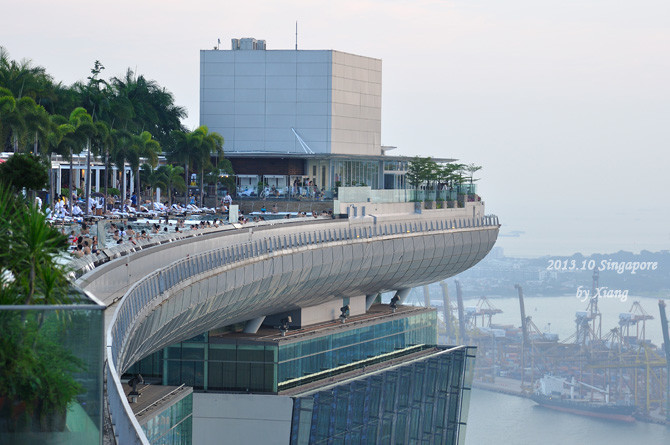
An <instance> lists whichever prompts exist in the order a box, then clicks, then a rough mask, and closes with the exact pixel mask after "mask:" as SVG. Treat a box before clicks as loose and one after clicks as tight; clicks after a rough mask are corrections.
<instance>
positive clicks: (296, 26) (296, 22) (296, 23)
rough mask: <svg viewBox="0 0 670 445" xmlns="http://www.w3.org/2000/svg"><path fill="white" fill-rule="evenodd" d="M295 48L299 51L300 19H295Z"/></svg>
mask: <svg viewBox="0 0 670 445" xmlns="http://www.w3.org/2000/svg"><path fill="white" fill-rule="evenodd" d="M295 50H296V51H298V21H297V20H296V21H295Z"/></svg>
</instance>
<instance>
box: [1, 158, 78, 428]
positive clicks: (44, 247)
mask: <svg viewBox="0 0 670 445" xmlns="http://www.w3.org/2000/svg"><path fill="white" fill-rule="evenodd" d="M26 156H27V155H26ZM17 157H22V155H15V156H13V157H12V159H14V158H17ZM0 243H2V245H3V249H0V304H2V305H31V304H40V305H48V304H64V303H68V302H69V301H70V300H71V296H72V295H73V293H72V292H71V285H70V282H69V280H68V269H67V267H66V266H64V265H63V262H62V261H59V260H58V259H59V257H60V256H61V255H63V254H64V253H65V252H66V249H67V238H66V237H65V236H64V235H61V234H60V233H59V232H58V231H57V230H56V229H54V228H53V227H51V226H50V225H48V224H47V221H46V217H45V216H44V215H43V214H42V213H41V212H40V211H39V210H38V209H37V208H36V207H35V206H32V205H30V204H28V203H26V202H25V201H23V199H22V198H21V197H20V196H17V195H16V194H15V193H14V192H13V191H12V189H11V188H9V187H7V186H6V185H3V184H0ZM48 313H50V314H52V315H46V314H47V312H46V311H25V312H22V311H0V332H2V335H0V398H2V399H3V402H4V403H3V404H2V406H0V417H2V418H3V419H4V420H6V422H4V423H3V424H2V426H3V428H7V429H8V430H13V431H26V430H32V431H35V430H37V431H40V430H41V431H52V430H62V429H63V427H64V419H65V411H66V408H67V405H68V404H69V403H70V402H71V401H72V400H73V399H74V397H75V396H76V395H77V394H78V393H80V392H81V386H80V385H79V384H78V383H77V381H76V380H75V379H74V377H73V375H74V373H75V372H77V371H80V370H81V369H82V364H81V361H80V360H78V359H77V358H76V357H75V356H74V355H73V354H72V353H71V352H70V351H68V350H67V349H66V348H64V347H63V345H62V341H63V339H64V337H65V336H66V335H67V332H68V330H67V329H68V323H67V321H68V320H67V319H66V318H65V317H63V316H62V315H58V316H57V315H56V314H57V313H56V312H51V311H49V312H48ZM54 419H55V420H54ZM59 419H60V420H59Z"/></svg>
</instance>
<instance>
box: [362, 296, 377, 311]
mask: <svg viewBox="0 0 670 445" xmlns="http://www.w3.org/2000/svg"><path fill="white" fill-rule="evenodd" d="M378 295H379V294H367V295H366V296H365V312H367V311H369V310H370V307H371V306H372V304H373V303H374V302H375V300H376V299H377V296H378Z"/></svg>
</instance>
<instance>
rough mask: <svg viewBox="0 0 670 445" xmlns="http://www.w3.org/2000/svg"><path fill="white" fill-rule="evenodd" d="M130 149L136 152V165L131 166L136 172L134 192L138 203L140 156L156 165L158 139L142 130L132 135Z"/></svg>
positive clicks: (158, 149) (158, 151)
mask: <svg viewBox="0 0 670 445" xmlns="http://www.w3.org/2000/svg"><path fill="white" fill-rule="evenodd" d="M132 149H133V150H134V151H135V152H136V154H137V165H133V166H132V168H133V169H134V171H135V172H137V175H136V180H137V185H136V188H135V190H136V193H137V204H138V205H139V203H140V198H141V193H140V192H141V189H140V165H139V160H140V157H144V158H147V159H148V160H149V164H150V165H151V167H153V168H155V167H156V166H157V165H158V153H160V150H161V145H160V144H159V143H158V141H156V140H154V139H152V137H151V133H149V132H148V131H143V132H142V133H140V134H139V135H137V136H133V145H132Z"/></svg>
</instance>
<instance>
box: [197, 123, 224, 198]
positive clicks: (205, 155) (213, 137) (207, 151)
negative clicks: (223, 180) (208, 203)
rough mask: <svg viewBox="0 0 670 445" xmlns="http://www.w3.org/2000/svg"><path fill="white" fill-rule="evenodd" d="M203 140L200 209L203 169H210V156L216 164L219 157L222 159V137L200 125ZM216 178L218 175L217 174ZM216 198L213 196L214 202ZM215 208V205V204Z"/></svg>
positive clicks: (203, 181) (201, 195) (201, 192)
mask: <svg viewBox="0 0 670 445" xmlns="http://www.w3.org/2000/svg"><path fill="white" fill-rule="evenodd" d="M199 129H202V132H203V138H202V146H201V149H200V160H199V161H200V207H202V200H203V190H204V183H205V167H208V168H212V167H213V166H212V163H211V159H212V156H213V155H214V156H216V159H217V163H218V159H219V156H221V157H223V136H221V135H220V134H219V133H216V132H214V131H212V132H210V131H209V129H208V128H207V126H206V125H201V126H200V127H199ZM217 176H218V174H217ZM216 198H217V196H216V195H214V200H215V201H216ZM215 206H216V204H215Z"/></svg>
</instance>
